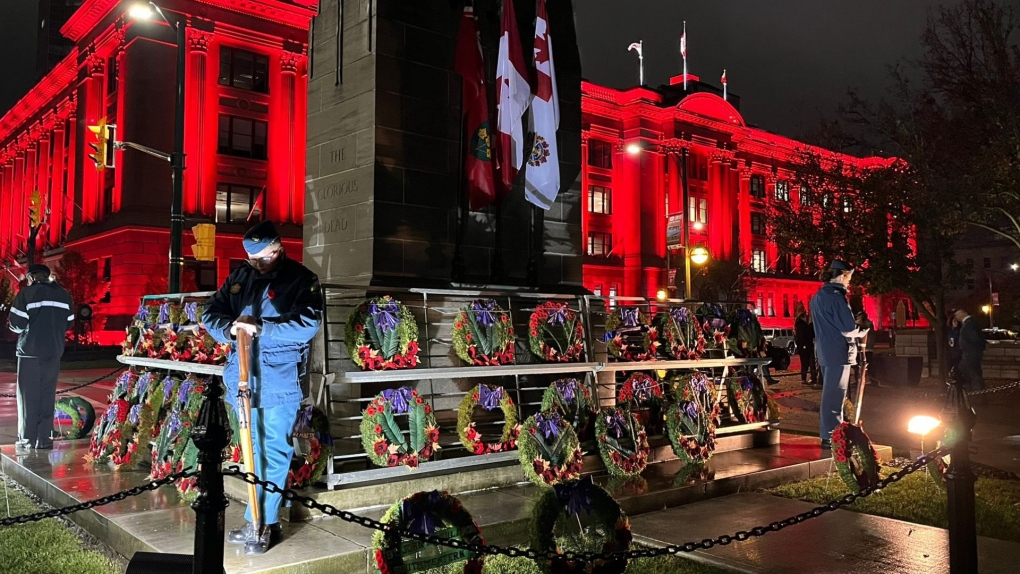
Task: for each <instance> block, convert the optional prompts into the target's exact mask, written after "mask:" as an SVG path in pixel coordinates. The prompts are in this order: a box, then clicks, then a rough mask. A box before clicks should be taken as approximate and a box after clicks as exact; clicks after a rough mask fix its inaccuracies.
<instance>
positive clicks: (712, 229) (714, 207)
mask: <svg viewBox="0 0 1020 574" xmlns="http://www.w3.org/2000/svg"><path fill="white" fill-rule="evenodd" d="M708 161H709V164H708V214H709V215H708V252H709V253H710V254H711V255H712V257H713V258H723V257H724V256H725V255H724V251H725V250H724V249H723V245H724V241H723V236H725V235H726V233H727V232H728V231H729V230H727V229H725V225H726V223H728V222H729V220H728V219H727V218H726V206H725V202H724V201H723V197H724V196H723V181H722V180H723V163H722V157H720V156H719V155H715V154H713V155H711V156H710V157H709V160H708Z"/></svg>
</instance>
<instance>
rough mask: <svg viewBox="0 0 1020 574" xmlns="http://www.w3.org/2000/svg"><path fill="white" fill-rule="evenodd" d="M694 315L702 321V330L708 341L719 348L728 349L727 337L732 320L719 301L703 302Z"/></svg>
mask: <svg viewBox="0 0 1020 574" xmlns="http://www.w3.org/2000/svg"><path fill="white" fill-rule="evenodd" d="M694 315H695V316H696V317H697V318H698V320H699V321H700V322H701V331H702V332H703V333H704V336H705V338H706V339H707V343H708V344H709V345H713V346H715V348H717V349H726V348H727V342H726V339H727V338H728V337H729V335H730V321H729V319H728V318H727V317H726V312H725V311H723V308H722V306H721V305H719V304H718V303H703V304H702V305H701V307H698V310H697V311H695V312H694Z"/></svg>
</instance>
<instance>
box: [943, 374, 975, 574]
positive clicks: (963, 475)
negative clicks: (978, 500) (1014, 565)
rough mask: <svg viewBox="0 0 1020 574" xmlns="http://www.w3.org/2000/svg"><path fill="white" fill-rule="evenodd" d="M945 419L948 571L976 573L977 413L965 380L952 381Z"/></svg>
mask: <svg viewBox="0 0 1020 574" xmlns="http://www.w3.org/2000/svg"><path fill="white" fill-rule="evenodd" d="M943 420H946V421H947V423H948V424H947V426H948V428H949V429H950V434H949V435H947V436H948V437H949V441H951V442H950V444H951V450H950V459H949V469H948V470H947V472H946V491H947V493H948V495H949V571H950V572H951V573H952V574H977V571H978V559H977V528H976V526H975V524H974V480H975V478H974V471H973V469H972V468H971V466H970V440H971V432H972V431H973V429H974V423H975V422H976V420H977V415H976V414H975V413H974V409H972V408H971V407H970V402H969V401H968V400H967V392H966V391H965V390H964V389H963V382H962V381H952V383H951V387H950V390H949V397H948V399H947V400H946V408H945V409H943Z"/></svg>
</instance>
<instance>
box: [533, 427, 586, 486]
mask: <svg viewBox="0 0 1020 574" xmlns="http://www.w3.org/2000/svg"><path fill="white" fill-rule="evenodd" d="M517 450H518V452H519V453H520V454H519V457H518V458H519V460H520V462H521V468H522V469H523V470H524V476H526V477H528V480H530V481H531V482H534V483H535V484H537V485H539V486H553V485H555V484H560V483H562V482H569V481H572V480H577V479H578V478H580V476H581V470H582V468H583V465H582V459H583V456H584V454H583V453H582V452H581V443H580V441H578V440H577V433H575V432H574V427H572V426H570V423H569V422H568V421H567V420H566V419H564V418H563V417H562V416H560V414H559V413H558V412H555V411H541V412H539V413H537V414H534V415H532V416H530V417H528V419H527V420H525V421H524V425H523V429H522V430H521V436H520V438H519V439H518V441H517Z"/></svg>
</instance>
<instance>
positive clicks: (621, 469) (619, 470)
mask: <svg viewBox="0 0 1020 574" xmlns="http://www.w3.org/2000/svg"><path fill="white" fill-rule="evenodd" d="M595 436H597V437H598V443H599V454H600V455H602V462H603V464H605V465H606V470H607V471H608V472H609V474H610V475H612V476H636V475H639V474H641V471H643V470H644V469H645V466H647V465H648V454H649V453H650V452H651V448H650V447H649V446H648V433H647V432H645V427H643V426H642V425H641V423H640V422H639V421H638V419H637V417H635V416H634V415H632V414H631V413H630V411H627V410H624V409H621V408H619V407H608V408H604V409H602V410H601V411H600V412H599V414H598V418H596V419H595Z"/></svg>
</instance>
